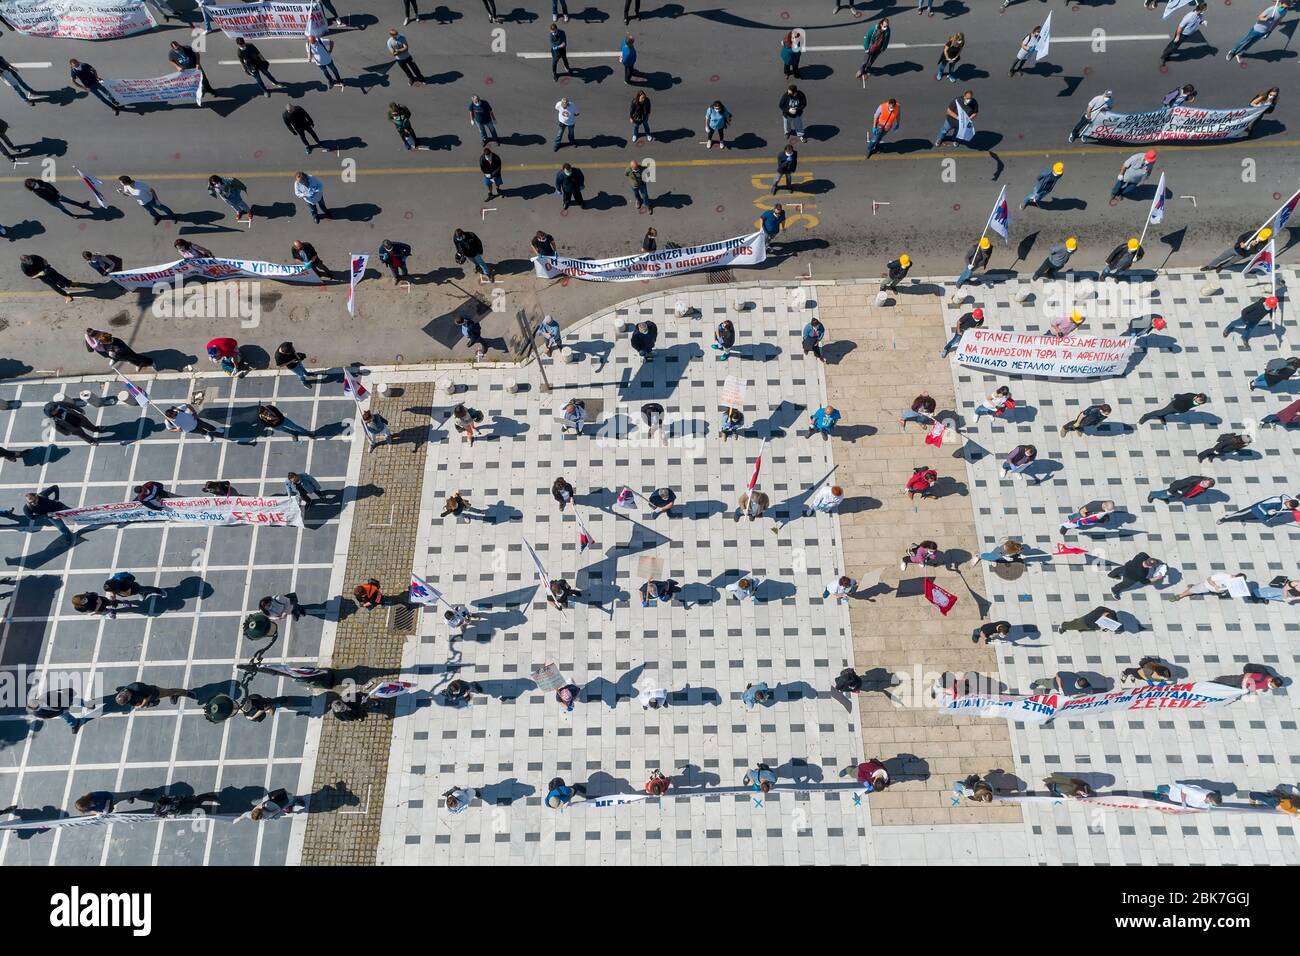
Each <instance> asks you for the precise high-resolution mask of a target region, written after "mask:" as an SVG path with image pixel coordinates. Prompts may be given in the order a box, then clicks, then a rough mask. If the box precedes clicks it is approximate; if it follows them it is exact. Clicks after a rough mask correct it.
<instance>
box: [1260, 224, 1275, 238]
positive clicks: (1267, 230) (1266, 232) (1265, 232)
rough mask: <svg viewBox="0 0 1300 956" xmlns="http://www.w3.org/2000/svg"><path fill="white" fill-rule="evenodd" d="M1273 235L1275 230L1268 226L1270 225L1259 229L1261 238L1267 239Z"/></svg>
mask: <svg viewBox="0 0 1300 956" xmlns="http://www.w3.org/2000/svg"><path fill="white" fill-rule="evenodd" d="M1271 235H1273V230H1272V229H1270V228H1268V226H1265V227H1264V228H1263V229H1261V230H1260V231H1259V238H1260V239H1261V240H1263V239H1267V238H1268V237H1269V236H1271Z"/></svg>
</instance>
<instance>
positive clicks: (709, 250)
mask: <svg viewBox="0 0 1300 956" xmlns="http://www.w3.org/2000/svg"><path fill="white" fill-rule="evenodd" d="M766 258H767V236H766V234H765V233H764V232H763V230H761V229H760V230H759V231H758V232H751V233H750V234H749V235H747V236H737V237H736V238H734V239H723V240H722V241H721V242H711V243H709V244H707V245H703V246H686V247H684V248H680V249H660V250H659V251H657V252H642V253H639V254H638V255H634V256H620V257H619V258H617V259H570V258H569V257H568V256H533V272H534V274H535V275H536V276H537V277H538V278H539V279H557V278H559V277H560V276H571V277H573V278H575V279H589V280H591V281H592V282H635V281H637V280H638V279H662V278H665V277H667V276H675V275H682V274H683V273H687V272H698V271H699V270H701V269H730V268H731V267H733V266H756V265H759V264H760V263H761V262H763V260H764V259H766Z"/></svg>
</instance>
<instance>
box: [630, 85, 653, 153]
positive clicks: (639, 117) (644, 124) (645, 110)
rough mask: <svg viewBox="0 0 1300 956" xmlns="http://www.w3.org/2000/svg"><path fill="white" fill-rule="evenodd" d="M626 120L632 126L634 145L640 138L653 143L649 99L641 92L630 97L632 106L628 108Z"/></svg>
mask: <svg viewBox="0 0 1300 956" xmlns="http://www.w3.org/2000/svg"><path fill="white" fill-rule="evenodd" d="M627 115H628V120H629V121H630V122H631V124H632V143H633V145H635V144H636V143H637V142H638V141H639V140H640V138H641V137H642V136H644V137H645V138H646V142H648V143H653V142H654V141H655V138H654V136H652V135H651V134H650V97H649V96H647V95H646V92H645V91H644V90H642V91H641V92H639V93H637V95H636V96H634V97H632V105H631V107H629V108H628V114H627Z"/></svg>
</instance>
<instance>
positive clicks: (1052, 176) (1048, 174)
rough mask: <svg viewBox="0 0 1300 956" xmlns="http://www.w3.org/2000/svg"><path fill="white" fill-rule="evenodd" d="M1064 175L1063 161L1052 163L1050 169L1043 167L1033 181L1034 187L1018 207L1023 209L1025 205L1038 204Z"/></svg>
mask: <svg viewBox="0 0 1300 956" xmlns="http://www.w3.org/2000/svg"><path fill="white" fill-rule="evenodd" d="M1064 175H1065V163H1053V164H1052V168H1051V169H1044V170H1043V171H1042V172H1041V173H1039V174H1038V180H1037V182H1035V183H1034V188H1033V189H1032V190H1031V191H1030V193H1029V195H1028V196H1026V197H1025V198H1024V199H1023V200H1022V201H1021V203H1020V208H1021V209H1024V208H1025V207H1026V206H1037V205H1039V204H1040V203H1041V202H1042V201H1043V200H1044V199H1045V198H1046V197H1047V195H1048V193H1050V192H1051V191H1052V190H1053V189H1055V188H1056V184H1057V183H1059V182H1060V181H1061V177H1062V176H1064Z"/></svg>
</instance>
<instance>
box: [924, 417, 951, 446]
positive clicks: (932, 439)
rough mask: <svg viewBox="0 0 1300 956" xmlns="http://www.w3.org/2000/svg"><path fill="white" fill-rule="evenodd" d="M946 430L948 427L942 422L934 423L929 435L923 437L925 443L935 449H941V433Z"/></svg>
mask: <svg viewBox="0 0 1300 956" xmlns="http://www.w3.org/2000/svg"><path fill="white" fill-rule="evenodd" d="M947 430H948V426H947V425H945V424H944V423H943V422H935V423H934V424H933V425H932V426H930V434H928V435H926V436H925V443H926V444H927V445H933V446H934V447H935V448H942V447H943V433H944V432H945V431H947Z"/></svg>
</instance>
